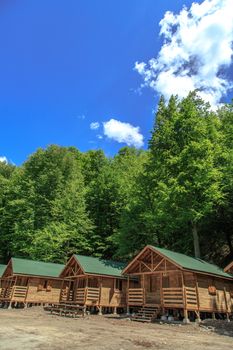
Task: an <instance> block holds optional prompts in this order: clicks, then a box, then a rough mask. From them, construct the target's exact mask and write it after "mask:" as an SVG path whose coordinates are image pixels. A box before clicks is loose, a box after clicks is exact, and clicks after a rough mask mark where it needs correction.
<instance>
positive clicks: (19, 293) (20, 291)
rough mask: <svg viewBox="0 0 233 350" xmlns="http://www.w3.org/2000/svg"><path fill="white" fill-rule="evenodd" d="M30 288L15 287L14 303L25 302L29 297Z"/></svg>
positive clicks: (13, 293) (13, 292) (13, 291)
mask: <svg viewBox="0 0 233 350" xmlns="http://www.w3.org/2000/svg"><path fill="white" fill-rule="evenodd" d="M27 292H28V287H27V286H26V287H25V286H14V287H13V290H12V297H11V299H12V300H13V301H22V302H24V301H25V300H26V297H27Z"/></svg>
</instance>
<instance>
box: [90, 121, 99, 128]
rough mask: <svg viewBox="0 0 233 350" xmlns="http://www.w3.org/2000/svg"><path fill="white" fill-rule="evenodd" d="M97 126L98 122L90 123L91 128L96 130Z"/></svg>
mask: <svg viewBox="0 0 233 350" xmlns="http://www.w3.org/2000/svg"><path fill="white" fill-rule="evenodd" d="M99 127H100V123H99V122H93V123H91V124H90V128H91V130H97V129H99Z"/></svg>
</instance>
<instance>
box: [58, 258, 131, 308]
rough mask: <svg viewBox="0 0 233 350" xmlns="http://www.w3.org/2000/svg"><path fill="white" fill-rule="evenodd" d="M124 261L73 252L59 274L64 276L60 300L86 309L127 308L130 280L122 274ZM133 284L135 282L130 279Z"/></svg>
mask: <svg viewBox="0 0 233 350" xmlns="http://www.w3.org/2000/svg"><path fill="white" fill-rule="evenodd" d="M124 267H125V264H123V263H120V262H116V261H111V260H104V259H100V258H94V257H89V256H83V255H73V256H72V257H71V258H70V260H69V261H68V262H67V264H66V266H65V268H64V270H63V271H62V273H61V274H60V277H61V278H63V279H64V281H63V285H62V291H61V302H73V303H77V304H79V305H83V306H84V309H85V310H86V309H87V308H88V309H96V310H98V311H99V314H101V313H102V310H103V309H104V310H106V308H108V310H110V311H112V310H113V311H114V313H116V312H117V308H125V307H126V289H127V279H126V278H125V277H124V276H122V269H123V268H124ZM129 283H131V286H132V287H133V286H134V282H133V281H130V282H129Z"/></svg>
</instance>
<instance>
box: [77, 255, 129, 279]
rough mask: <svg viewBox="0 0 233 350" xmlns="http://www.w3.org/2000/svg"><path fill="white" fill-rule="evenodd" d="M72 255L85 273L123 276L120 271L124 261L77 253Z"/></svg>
mask: <svg viewBox="0 0 233 350" xmlns="http://www.w3.org/2000/svg"><path fill="white" fill-rule="evenodd" d="M74 256H75V258H76V260H77V261H78V263H79V264H80V265H81V267H82V269H83V271H84V272H85V273H86V274H88V273H90V274H94V275H107V276H115V277H121V278H123V276H122V275H121V273H122V270H123V269H124V267H125V264H124V263H121V262H117V261H112V260H104V259H101V258H94V257H91V256H84V255H77V254H75V255H74Z"/></svg>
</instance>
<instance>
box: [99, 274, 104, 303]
mask: <svg viewBox="0 0 233 350" xmlns="http://www.w3.org/2000/svg"><path fill="white" fill-rule="evenodd" d="M102 286H103V281H102V277H100V278H99V306H100V304H101V294H102Z"/></svg>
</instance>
